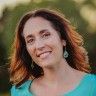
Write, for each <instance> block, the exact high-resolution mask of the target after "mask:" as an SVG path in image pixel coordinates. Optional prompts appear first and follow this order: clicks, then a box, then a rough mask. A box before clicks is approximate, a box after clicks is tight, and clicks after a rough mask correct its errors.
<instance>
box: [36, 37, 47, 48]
mask: <svg viewBox="0 0 96 96" xmlns="http://www.w3.org/2000/svg"><path fill="white" fill-rule="evenodd" d="M44 47H45V44H44V42H43V41H42V40H40V39H38V40H36V42H35V48H36V49H38V50H42V49H43V48H44Z"/></svg>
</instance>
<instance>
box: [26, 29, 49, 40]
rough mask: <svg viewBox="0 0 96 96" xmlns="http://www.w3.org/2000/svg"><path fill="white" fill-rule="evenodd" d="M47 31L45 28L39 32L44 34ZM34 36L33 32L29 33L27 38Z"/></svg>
mask: <svg viewBox="0 0 96 96" xmlns="http://www.w3.org/2000/svg"><path fill="white" fill-rule="evenodd" d="M46 31H48V30H47V29H43V30H41V31H40V32H39V34H43V33H44V32H46ZM32 37H34V36H33V35H32V34H29V35H28V36H26V39H28V38H32Z"/></svg>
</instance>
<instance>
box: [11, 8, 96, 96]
mask: <svg viewBox="0 0 96 96" xmlns="http://www.w3.org/2000/svg"><path fill="white" fill-rule="evenodd" d="M13 48H14V49H13V54H12V57H11V64H10V77H11V79H10V80H11V82H13V84H14V85H15V86H20V87H18V88H16V87H15V86H13V87H12V91H11V92H12V95H13V96H14V95H15V94H16V95H17V96H19V95H21V96H24V94H25V95H26V96H27V95H28V94H30V95H32V94H31V93H33V94H35V95H36V96H56V95H57V96H59V95H62V94H66V93H67V92H68V91H70V92H68V94H66V95H69V96H71V94H72V96H74V95H75V96H77V94H78V96H81V94H83V93H82V92H83V91H84V92H86V91H87V90H89V89H90V88H92V89H90V90H92V91H90V92H89V91H88V92H89V93H88V92H86V94H89V95H90V94H94V89H95V88H94V86H93V83H94V82H95V76H93V75H85V74H86V72H90V66H89V62H88V56H87V52H86V50H85V49H84V48H83V39H82V37H81V35H79V34H78V33H77V32H76V31H75V30H74V28H73V27H72V26H71V25H70V23H69V22H68V21H67V20H66V19H65V18H64V17H62V16H60V14H57V13H55V12H53V11H50V10H45V9H40V10H36V11H33V12H30V13H28V14H26V15H25V16H24V17H23V18H22V19H21V21H20V23H19V24H18V27H17V30H16V37H15V41H14V47H13ZM84 75H85V76H84ZM30 77H33V78H35V79H34V80H33V81H32V79H31V81H32V83H31V81H30V80H29V78H30ZM79 83H80V84H79ZM87 83H88V85H87ZM78 84H79V86H78ZM76 86H78V87H77V88H75V87H76ZM86 86H87V88H86ZM88 86H89V87H88ZM29 89H30V92H29ZM73 89H74V91H72V92H71V90H73ZM78 92H79V93H78ZM30 95H29V96H30ZM86 96H88V95H86Z"/></svg>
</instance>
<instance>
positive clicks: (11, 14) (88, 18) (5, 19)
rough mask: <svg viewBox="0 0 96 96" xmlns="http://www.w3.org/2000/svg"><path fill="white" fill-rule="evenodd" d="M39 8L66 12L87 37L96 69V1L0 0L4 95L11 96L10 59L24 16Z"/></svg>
mask: <svg viewBox="0 0 96 96" xmlns="http://www.w3.org/2000/svg"><path fill="white" fill-rule="evenodd" d="M36 8H51V9H55V10H59V11H60V12H62V13H64V14H65V16H66V18H67V19H69V20H70V21H71V22H72V25H74V26H76V30H77V31H78V32H79V33H80V34H81V35H82V36H83V38H84V41H85V42H84V46H85V48H86V49H87V51H88V55H89V59H90V65H91V66H92V69H93V71H94V72H95V69H96V0H0V96H10V88H11V84H10V82H9V73H8V66H9V65H8V64H9V63H8V62H9V61H8V58H9V56H10V49H11V46H12V43H13V39H14V33H15V28H16V25H17V22H18V21H19V19H20V17H21V16H22V15H23V14H24V13H25V12H28V11H30V10H34V9H36Z"/></svg>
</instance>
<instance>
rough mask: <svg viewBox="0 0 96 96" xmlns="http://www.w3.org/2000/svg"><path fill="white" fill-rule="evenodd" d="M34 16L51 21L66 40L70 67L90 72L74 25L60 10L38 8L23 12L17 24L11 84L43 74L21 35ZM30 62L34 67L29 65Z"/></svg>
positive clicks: (11, 65) (81, 42) (84, 51)
mask: <svg viewBox="0 0 96 96" xmlns="http://www.w3.org/2000/svg"><path fill="white" fill-rule="evenodd" d="M34 17H42V18H44V19H46V20H48V21H49V22H51V24H52V26H53V28H54V29H55V30H57V31H58V32H59V33H60V38H61V39H64V40H66V44H67V45H66V50H67V51H68V53H69V56H68V58H66V60H67V62H68V64H69V65H70V66H71V67H72V68H75V69H77V70H80V71H84V72H90V66H89V61H88V55H87V51H86V50H85V48H84V47H83V38H82V36H81V35H80V34H79V33H77V32H76V30H75V27H73V26H72V25H71V23H70V22H69V21H68V20H67V19H66V18H65V17H64V15H63V14H61V13H60V12H57V11H53V10H49V9H38V10H34V11H31V12H28V13H27V14H25V15H24V16H23V17H22V18H21V20H20V22H19V23H18V25H17V28H16V34H15V39H14V43H13V46H12V54H11V60H10V61H11V62H10V81H11V82H12V83H13V84H15V85H20V84H22V83H23V82H25V81H26V80H28V79H29V78H30V77H32V78H38V77H40V76H41V75H44V74H43V69H42V68H41V67H40V66H38V65H37V64H36V63H35V62H34V61H33V60H32V58H31V57H30V55H29V54H28V52H27V49H26V43H25V40H24V37H23V35H22V33H23V29H24V25H25V23H26V22H27V20H29V19H30V18H34ZM32 64H33V65H34V68H32V67H31V66H32Z"/></svg>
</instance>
